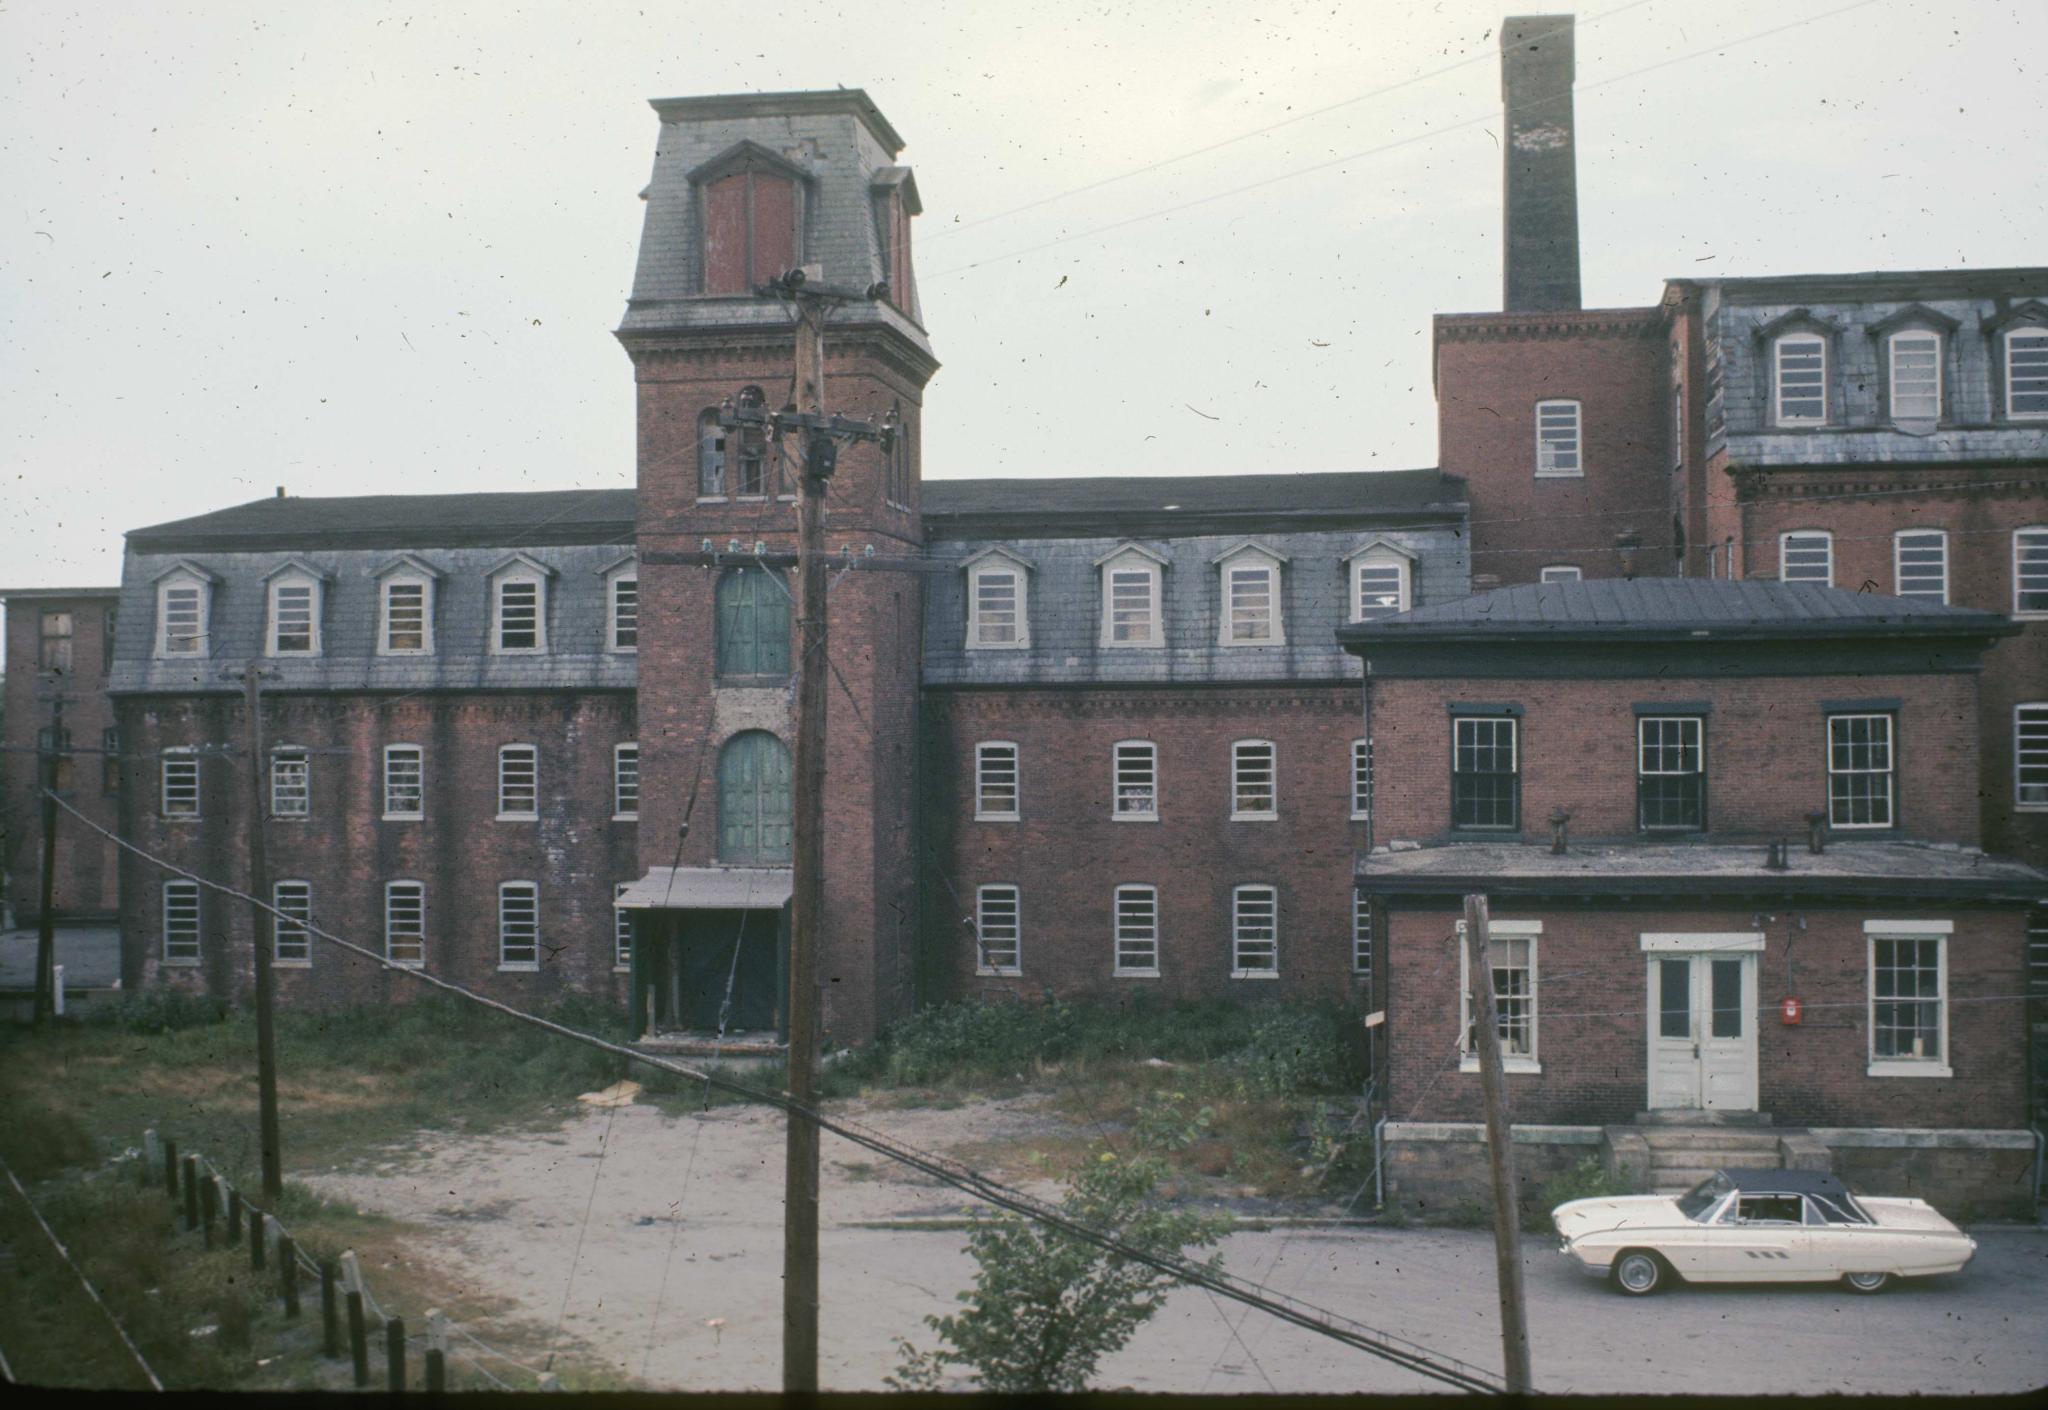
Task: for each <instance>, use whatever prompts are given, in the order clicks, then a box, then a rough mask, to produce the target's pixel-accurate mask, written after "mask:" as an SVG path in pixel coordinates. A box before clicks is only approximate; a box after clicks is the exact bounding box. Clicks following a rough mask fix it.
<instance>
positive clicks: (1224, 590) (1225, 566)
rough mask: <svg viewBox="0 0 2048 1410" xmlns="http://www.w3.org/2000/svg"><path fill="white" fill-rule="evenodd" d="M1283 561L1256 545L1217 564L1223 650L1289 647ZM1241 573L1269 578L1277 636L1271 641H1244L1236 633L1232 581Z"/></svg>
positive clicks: (1219, 631)
mask: <svg viewBox="0 0 2048 1410" xmlns="http://www.w3.org/2000/svg"><path fill="white" fill-rule="evenodd" d="M1281 567H1282V564H1281V561H1280V560H1279V559H1278V558H1276V557H1274V555H1273V554H1271V553H1268V552H1267V551H1266V550H1265V549H1262V548H1260V547H1258V546H1257V545H1256V544H1247V545H1245V546H1244V547H1242V548H1239V549H1236V550H1234V551H1233V552H1231V553H1228V554H1226V555H1224V556H1223V557H1221V558H1219V559H1217V560H1216V579H1217V590H1218V592H1219V594H1220V596H1219V597H1218V599H1217V606H1218V611H1217V625H1216V643H1217V645H1219V646H1229V647H1249V648H1254V649H1256V648H1258V647H1262V646H1285V645H1287V614H1286V611H1285V610H1284V607H1283V605H1282V599H1281V596H1280V592H1281V585H1282V580H1283V575H1282V573H1281V571H1280V570H1281ZM1240 572H1263V573H1264V574H1265V576H1266V592H1267V602H1268V603H1269V604H1270V607H1271V612H1272V622H1273V634H1272V635H1271V636H1269V637H1263V638H1259V637H1240V636H1237V635H1235V634H1234V633H1233V630H1232V629H1233V628H1234V627H1235V626H1236V623H1235V621H1234V620H1233V619H1232V616H1231V610H1230V579H1231V577H1232V576H1233V575H1234V574H1236V573H1240Z"/></svg>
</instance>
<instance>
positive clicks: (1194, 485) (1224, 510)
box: [923, 470, 1465, 538]
mask: <svg viewBox="0 0 2048 1410" xmlns="http://www.w3.org/2000/svg"><path fill="white" fill-rule="evenodd" d="M923 496H924V517H925V519H926V521H927V527H928V528H929V529H930V530H931V531H932V533H933V534H934V535H935V536H941V537H999V536H1001V535H1002V534H1005V533H1008V534H1017V535H1021V536H1025V537H1030V538H1046V537H1064V536H1070V535H1074V534H1084V535H1092V534H1097V533H1099V534H1103V535H1111V536H1121V535H1132V534H1152V535H1161V534H1163V535H1182V534H1194V533H1203V532H1214V531H1217V530H1218V529H1228V528H1229V527H1231V526H1238V527H1247V526H1250V525H1253V524H1271V525H1273V526H1275V527H1276V528H1277V527H1278V526H1280V525H1289V526H1294V525H1301V526H1307V525H1309V524H1313V523H1315V522H1322V523H1345V522H1356V523H1363V522H1367V521H1374V520H1379V519H1382V518H1385V519H1391V520H1395V521H1398V522H1403V523H1414V522H1418V521H1423V520H1449V519H1455V518H1457V517H1459V516H1461V515H1462V514H1463V513H1464V511H1465V482H1464V481H1463V480H1462V479H1460V478H1458V477H1457V476H1455V475H1446V474H1444V473H1443V472H1442V471H1440V470H1363V471H1358V470H1351V471H1336V472H1322V473H1313V474H1307V473H1303V474H1282V475H1090V476H1085V477H1074V478H1064V477H1063V478H1058V479H1029V480H1026V479H1008V480H983V479H976V480H927V481H925V483H924V488H923Z"/></svg>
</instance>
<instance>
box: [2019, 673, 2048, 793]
mask: <svg viewBox="0 0 2048 1410" xmlns="http://www.w3.org/2000/svg"><path fill="white" fill-rule="evenodd" d="M2012 802H2013V806H2014V807H2016V808H2020V809H2022V810H2024V811H2027V812H2041V811H2048V700H2036V701H2030V702H2028V703H2025V704H2021V705H2015V706H2013V707H2012Z"/></svg>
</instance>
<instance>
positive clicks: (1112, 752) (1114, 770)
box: [1109, 739, 1159, 885]
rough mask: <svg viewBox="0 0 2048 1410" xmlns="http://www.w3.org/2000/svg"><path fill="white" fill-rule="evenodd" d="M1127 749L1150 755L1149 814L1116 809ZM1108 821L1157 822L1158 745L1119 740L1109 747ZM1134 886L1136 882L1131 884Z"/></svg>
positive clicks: (1139, 740) (1140, 741) (1150, 742)
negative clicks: (1150, 785) (1150, 787)
mask: <svg viewBox="0 0 2048 1410" xmlns="http://www.w3.org/2000/svg"><path fill="white" fill-rule="evenodd" d="M1129 748H1143V749H1147V750H1149V751H1151V754H1152V808H1151V811H1150V812H1144V813H1137V812H1128V813H1127V812H1124V811H1122V810H1120V809H1119V808H1118V807H1117V802H1118V799H1119V797H1120V796H1121V795H1120V794H1119V790H1120V789H1121V788H1122V787H1123V759H1122V757H1121V755H1122V751H1123V750H1125V749H1129ZM1109 820H1110V821H1111V822H1120V823H1156V822H1158V821H1159V745H1158V744H1157V743H1155V742H1154V741H1152V740H1149V739H1119V740H1117V741H1116V742H1115V743H1114V744H1112V745H1110V746H1109ZM1131 884H1132V885H1136V884H1137V883H1136V882H1133V883H1131Z"/></svg>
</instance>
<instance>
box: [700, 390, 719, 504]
mask: <svg viewBox="0 0 2048 1410" xmlns="http://www.w3.org/2000/svg"><path fill="white" fill-rule="evenodd" d="M697 497H698V498H699V499H724V498H725V427H723V426H721V425H719V424H718V409H717V408H716V407H706V408H704V410H703V411H701V412H699V413H698V415H697Z"/></svg>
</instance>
